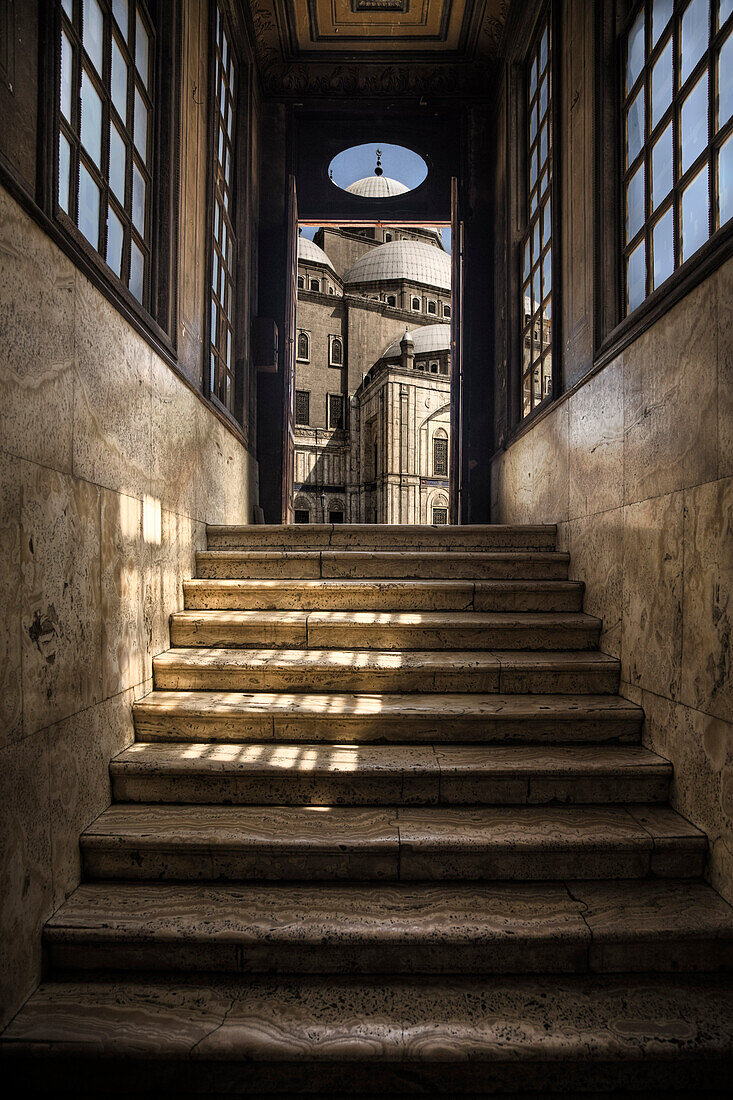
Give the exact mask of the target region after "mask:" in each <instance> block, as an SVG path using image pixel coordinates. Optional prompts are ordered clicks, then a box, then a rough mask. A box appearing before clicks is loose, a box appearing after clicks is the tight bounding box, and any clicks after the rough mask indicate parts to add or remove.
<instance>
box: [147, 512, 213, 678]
mask: <svg viewBox="0 0 733 1100" xmlns="http://www.w3.org/2000/svg"><path fill="white" fill-rule="evenodd" d="M205 549H206V525H205V524H204V523H202V522H201V521H199V520H195V519H190V518H189V517H188V516H180V515H178V513H177V512H168V511H165V510H163V511H161V516H160V531H159V534H158V535H156V537H155V538H154V540H153V541H152V542H151V544H150V569H149V572H148V574H147V576H146V578H145V621H146V629H147V632H148V642H147V645H148V661H147V665H148V667H151V660H152V658H153V657H154V656H155V655H156V654H157V653H162V652H164V651H165V650H166V649H170V632H169V617H170V615H171V614H172V612H174V611H179V610H181V608H182V607H183V582H184V580H188V579H189V578H191V577H194V576H195V575H196V550H205Z"/></svg>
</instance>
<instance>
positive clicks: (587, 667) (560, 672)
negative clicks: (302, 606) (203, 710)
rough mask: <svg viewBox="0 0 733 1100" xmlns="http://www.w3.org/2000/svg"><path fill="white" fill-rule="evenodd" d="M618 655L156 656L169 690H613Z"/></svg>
mask: <svg viewBox="0 0 733 1100" xmlns="http://www.w3.org/2000/svg"><path fill="white" fill-rule="evenodd" d="M619 670H620V666H619V662H618V660H616V658H614V657H609V656H607V655H606V654H604V653H596V652H590V651H577V650H575V651H570V652H559V651H555V652H544V653H542V652H539V653H531V652H523V651H521V650H504V651H502V650H497V651H494V652H491V653H488V652H485V651H471V650H469V651H462V650H451V651H449V652H441V651H439V650H409V651H406V652H400V651H399V650H379V649H371V650H368V649H363V650H354V649H351V650H345V649H230V648H205V647H196V646H193V647H190V648H176V649H169V650H167V651H166V652H165V653H161V654H159V655H158V656H157V657H154V658H153V678H154V682H155V686H156V688H159V689H164V690H169V691H291V692H295V693H298V692H314V691H315V692H329V691H337V692H397V691H398V692H467V693H468V692H480V693H485V692H493V691H497V692H502V693H505V694H510V693H511V694H513V693H515V692H521V693H523V694H524V693H527V692H529V693H532V694H542V693H545V692H547V693H550V694H563V693H565V692H572V693H586V692H587V693H589V694H594V695H596V694H615V693H616V692H617V691H618V687H619Z"/></svg>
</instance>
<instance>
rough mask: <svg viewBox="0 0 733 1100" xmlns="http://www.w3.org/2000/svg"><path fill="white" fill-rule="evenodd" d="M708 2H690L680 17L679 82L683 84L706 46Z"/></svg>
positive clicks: (706, 0)
mask: <svg viewBox="0 0 733 1100" xmlns="http://www.w3.org/2000/svg"><path fill="white" fill-rule="evenodd" d="M708 4H709V0H691V3H690V4H688V6H687V9H686V10H685V14H684V15H683V16H682V62H681V82H682V83H683V84H684V82H685V80H687V78H688V76H689V75H690V73H691V72H692V70H693V69H694V68H695V66H696V65H697V63H698V61H699V60H700V58H701V57H702V55H703V53H704V51H705V49H706V47H707V44H708V11H709V8H708Z"/></svg>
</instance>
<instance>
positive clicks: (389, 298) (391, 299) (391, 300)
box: [387, 294, 397, 306]
mask: <svg viewBox="0 0 733 1100" xmlns="http://www.w3.org/2000/svg"><path fill="white" fill-rule="evenodd" d="M387 305H388V306H396V305H397V299H396V298H395V296H394V294H388V295H387Z"/></svg>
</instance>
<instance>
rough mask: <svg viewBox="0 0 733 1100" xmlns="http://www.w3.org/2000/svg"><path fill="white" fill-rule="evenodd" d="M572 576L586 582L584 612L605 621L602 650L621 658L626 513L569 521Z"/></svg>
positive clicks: (604, 514) (601, 641)
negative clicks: (624, 520) (624, 514)
mask: <svg viewBox="0 0 733 1100" xmlns="http://www.w3.org/2000/svg"><path fill="white" fill-rule="evenodd" d="M568 526H569V545H568V547H567V549H568V550H569V552H570V574H569V575H570V577H571V579H573V580H581V581H584V582H585V596H584V600H583V610H584V611H586V612H587V613H588V614H589V615H597V616H598V617H599V618H600V619H602V620H603V628H602V631H601V639H600V648H601V650H602V651H603V652H604V653H609V654H610V655H611V656H612V657H619V658H620V657H621V600H622V580H623V511H622V509H621V508H614V509H612V510H611V511H608V512H600V513H599V514H598V515H594V516H584V517H582V518H579V519H573V520H570V522H569V524H568Z"/></svg>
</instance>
